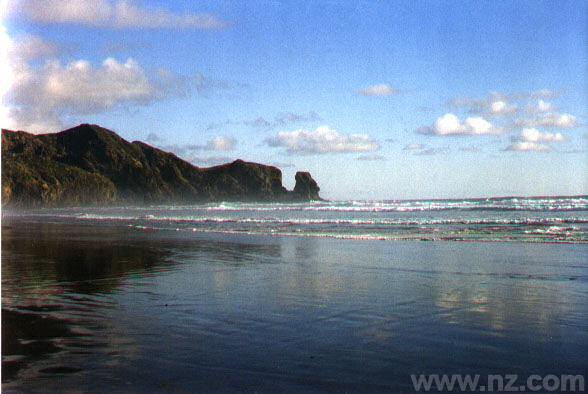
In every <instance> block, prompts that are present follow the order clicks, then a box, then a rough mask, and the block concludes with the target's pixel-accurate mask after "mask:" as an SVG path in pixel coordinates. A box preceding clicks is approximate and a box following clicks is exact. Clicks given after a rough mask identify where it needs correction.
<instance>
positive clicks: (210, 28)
mask: <svg viewBox="0 0 588 394" xmlns="http://www.w3.org/2000/svg"><path fill="white" fill-rule="evenodd" d="M0 5H1V6H0V9H1V11H0V12H1V18H2V27H1V31H0V50H1V52H2V53H0V58H1V59H2V60H1V62H2V63H1V64H0V75H2V79H1V84H0V89H1V93H2V102H1V105H0V119H1V126H2V127H3V128H8V129H12V130H25V131H29V132H32V133H36V134H39V133H46V132H58V131H61V130H64V129H67V128H69V127H73V126H76V125H78V124H80V123H91V124H98V125H101V126H103V127H106V128H108V129H110V130H113V131H115V132H116V133H118V134H119V135H120V136H122V137H123V138H125V139H127V140H129V141H134V140H141V141H144V142H147V143H149V144H151V145H153V146H155V147H158V148H160V149H163V150H165V151H168V152H173V153H175V154H176V155H178V156H179V157H181V158H183V159H185V160H188V161H190V162H191V163H193V164H195V165H197V166H200V167H209V166H212V165H216V164H221V163H225V162H229V161H233V160H235V159H237V158H241V159H243V160H247V161H255V162H260V163H265V164H271V165H275V166H277V167H279V168H280V169H281V170H282V172H283V182H284V184H285V186H286V187H288V188H292V187H293V186H294V174H295V172H296V171H310V172H311V174H312V176H313V177H314V178H315V179H316V180H317V182H318V184H319V185H320V187H321V195H322V196H323V197H324V198H328V199H354V200H360V199H418V198H466V197H490V196H513V195H516V196H532V195H534V196H537V195H541V196H545V195H580V194H581V195H588V127H587V124H588V85H587V84H588V1H586V0H574V1H565V0H557V1H542V0H541V1H540V0H532V1H522V0H520V1H451V0H447V1H434V0H428V1H424V0H423V1H410V2H407V1H384V0H382V1H376V0H374V1H328V0H325V1H296V2H292V1H257V0H252V1H224V0H215V1H181V0H177V1H166V2H164V1H157V2H156V1H148V0H44V1H36V0H0Z"/></svg>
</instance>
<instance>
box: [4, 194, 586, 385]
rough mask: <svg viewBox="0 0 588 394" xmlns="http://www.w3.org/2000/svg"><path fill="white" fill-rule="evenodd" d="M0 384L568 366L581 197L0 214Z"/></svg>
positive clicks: (340, 378)
mask: <svg viewBox="0 0 588 394" xmlns="http://www.w3.org/2000/svg"><path fill="white" fill-rule="evenodd" d="M2 224H3V229H2V343H3V346H2V360H3V362H2V372H3V373H2V381H3V389H4V390H6V391H35V390H38V391H47V390H49V391H51V390H53V391H68V390H75V389H80V390H87V391H149V392H170V391H188V392H194V391H195V392H218V391H223V392H227V391H228V392H234V391H246V392H255V391H257V392H276V391H278V392H325V391H329V392H333V391H335V392H398V391H403V392H412V391H413V390H414V386H413V384H412V381H411V375H415V374H416V375H418V374H472V375H474V374H479V375H482V376H487V375H488V374H498V375H502V376H505V375H507V374H508V375H513V374H514V375H517V376H518V377H519V378H520V380H521V382H524V379H526V378H527V377H529V376H532V375H534V374H539V375H540V376H548V375H549V376H551V375H554V376H561V375H563V374H573V375H577V374H580V375H583V376H584V377H586V378H588V377H587V376H586V368H587V366H588V356H587V354H588V319H587V316H588V261H587V258H586V256H588V245H587V244H588V198H586V197H573V198H570V197H561V198H505V199H475V200H459V201H458V200H427V201H349V202H313V203H299V204H245V203H233V202H225V203H214V204H205V205H196V206H151V207H136V206H135V207H107V208H67V209H42V210H26V211H16V210H11V211H4V220H3V222H2Z"/></svg>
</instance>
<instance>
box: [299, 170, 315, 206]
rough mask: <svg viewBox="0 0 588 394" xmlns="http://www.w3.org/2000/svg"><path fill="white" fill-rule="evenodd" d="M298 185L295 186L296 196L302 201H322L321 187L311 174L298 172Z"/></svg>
mask: <svg viewBox="0 0 588 394" xmlns="http://www.w3.org/2000/svg"><path fill="white" fill-rule="evenodd" d="M295 179H296V185H295V186H294V195H295V196H296V197H297V198H298V199H300V200H305V201H309V200H321V198H320V197H319V194H318V192H319V190H321V189H320V188H319V186H318V185H317V183H316V181H315V180H314V179H312V176H310V172H300V171H299V172H297V173H296V178H295Z"/></svg>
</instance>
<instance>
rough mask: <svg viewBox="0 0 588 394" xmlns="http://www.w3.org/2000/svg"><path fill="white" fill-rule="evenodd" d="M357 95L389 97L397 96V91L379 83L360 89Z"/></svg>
mask: <svg viewBox="0 0 588 394" xmlns="http://www.w3.org/2000/svg"><path fill="white" fill-rule="evenodd" d="M358 93H359V94H362V95H364V96H390V95H393V94H398V91H397V90H396V89H393V88H392V87H390V85H388V84H387V83H381V84H378V85H370V86H368V87H366V88H364V89H360V90H359V91H358Z"/></svg>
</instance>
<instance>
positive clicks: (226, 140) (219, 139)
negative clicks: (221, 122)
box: [205, 135, 237, 151]
mask: <svg viewBox="0 0 588 394" xmlns="http://www.w3.org/2000/svg"><path fill="white" fill-rule="evenodd" d="M236 145H237V140H236V139H235V138H233V137H229V136H227V135H219V136H216V137H214V138H213V139H211V140H210V141H208V142H207V143H206V145H205V149H207V150H214V151H227V150H233V149H235V146H236Z"/></svg>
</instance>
